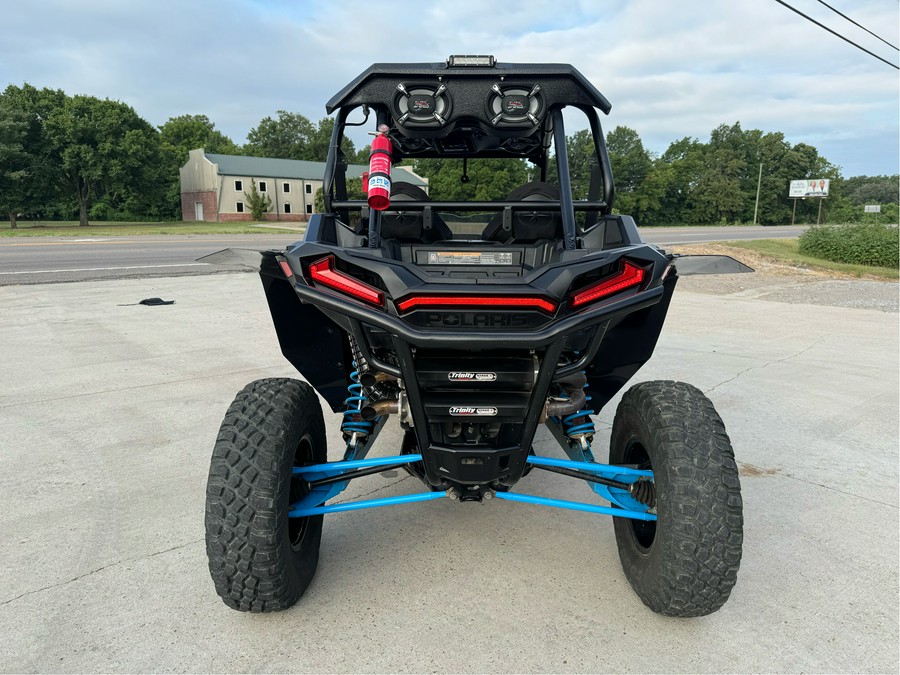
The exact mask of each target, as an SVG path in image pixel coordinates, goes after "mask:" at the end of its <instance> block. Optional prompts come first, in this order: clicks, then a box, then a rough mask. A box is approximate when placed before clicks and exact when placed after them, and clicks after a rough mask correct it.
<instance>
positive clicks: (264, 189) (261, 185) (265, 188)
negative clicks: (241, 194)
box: [259, 180, 269, 192]
mask: <svg viewBox="0 0 900 675" xmlns="http://www.w3.org/2000/svg"><path fill="white" fill-rule="evenodd" d="M268 189H269V186H268V185H266V181H264V180H261V181H259V191H260V192H267V191H268Z"/></svg>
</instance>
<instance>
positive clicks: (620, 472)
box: [525, 455, 653, 482]
mask: <svg viewBox="0 0 900 675" xmlns="http://www.w3.org/2000/svg"><path fill="white" fill-rule="evenodd" d="M525 461H526V462H527V463H528V464H534V465H535V466H559V467H563V468H565V469H576V470H578V471H586V472H588V473H596V474H600V475H601V476H603V477H604V478H612V477H613V476H628V477H631V476H633V477H634V478H635V479H637V478H640V477H646V478H653V472H652V471H648V470H645V469H633V468H631V467H630V466H615V465H612V464H596V463H595V462H573V461H572V460H571V459H557V458H556V457H541V456H539V455H528V457H526V458H525ZM624 482H628V481H624Z"/></svg>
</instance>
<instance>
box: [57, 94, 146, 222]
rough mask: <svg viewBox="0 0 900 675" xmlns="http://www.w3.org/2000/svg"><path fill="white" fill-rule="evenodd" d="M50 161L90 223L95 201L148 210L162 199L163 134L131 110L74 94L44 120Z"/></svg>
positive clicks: (108, 101)
mask: <svg viewBox="0 0 900 675" xmlns="http://www.w3.org/2000/svg"><path fill="white" fill-rule="evenodd" d="M44 131H45V135H46V139H47V144H48V150H49V153H50V158H51V160H52V161H54V162H55V163H56V166H57V167H58V169H59V171H60V174H61V176H62V179H63V180H62V182H63V185H64V186H65V189H66V190H67V191H68V192H69V193H70V194H73V195H74V197H75V199H76V200H77V203H78V211H79V222H80V224H81V225H82V226H84V225H87V224H88V212H89V210H90V208H91V204H92V202H93V201H95V200H99V199H106V200H107V201H106V202H105V205H106V206H107V207H111V208H116V207H124V208H126V209H127V208H128V207H129V204H130V206H131V208H134V207H136V206H137V207H139V208H140V207H143V206H146V205H148V204H149V203H151V202H152V201H153V199H154V198H155V197H158V195H159V193H160V192H161V184H160V174H159V169H160V145H159V136H158V132H157V131H156V129H154V128H153V127H152V126H151V125H150V124H149V123H148V122H146V121H145V120H143V119H142V118H141V117H139V116H138V114H137V113H136V112H135V111H134V110H133V109H132V108H131V106H128V105H126V104H125V103H121V102H119V101H111V100H109V99H98V98H94V97H93V96H80V95H79V96H73V97H71V98H67V99H66V100H65V102H64V104H63V105H62V106H60V107H57V108H55V109H54V110H52V111H51V112H50V114H49V116H48V117H47V119H46V121H45V122H44Z"/></svg>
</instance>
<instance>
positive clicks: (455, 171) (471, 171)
mask: <svg viewBox="0 0 900 675" xmlns="http://www.w3.org/2000/svg"><path fill="white" fill-rule="evenodd" d="M462 164H463V163H462V160H459V159H444V158H440V159H417V160H416V161H415V165H414V166H415V169H414V170H415V172H416V173H417V174H419V175H420V176H424V177H425V178H428V192H429V195H430V197H431V198H432V199H434V200H437V201H494V200H501V199H505V198H506V195H508V194H509V193H510V192H511V191H512V190H513V189H515V188H517V187H518V186H520V185H524V184H525V183H527V182H528V169H527V167H526V164H525V160H521V159H472V160H469V162H468V167H467V172H466V175H467V176H468V179H469V180H468V182H465V183H464V182H462V180H461V178H462V175H463V172H462V168H463V166H462Z"/></svg>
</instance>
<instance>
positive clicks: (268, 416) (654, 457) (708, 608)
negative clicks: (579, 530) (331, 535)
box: [206, 56, 746, 617]
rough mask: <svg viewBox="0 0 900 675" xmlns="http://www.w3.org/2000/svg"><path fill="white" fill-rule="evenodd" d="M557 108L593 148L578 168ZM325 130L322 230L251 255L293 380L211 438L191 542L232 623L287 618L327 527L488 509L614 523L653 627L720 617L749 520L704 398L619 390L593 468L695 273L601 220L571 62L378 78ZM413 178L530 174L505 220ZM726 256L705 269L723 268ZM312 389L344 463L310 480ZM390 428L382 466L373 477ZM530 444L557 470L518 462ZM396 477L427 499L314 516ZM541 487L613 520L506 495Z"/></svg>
mask: <svg viewBox="0 0 900 675" xmlns="http://www.w3.org/2000/svg"><path fill="white" fill-rule="evenodd" d="M566 108H568V109H569V110H570V111H571V112H573V113H576V114H581V115H584V116H585V117H586V122H587V127H588V128H589V129H590V134H591V138H592V146H591V148H590V155H591V157H590V161H589V162H587V163H582V164H581V165H580V166H578V167H575V166H574V165H573V166H571V167H570V165H569V161H568V156H567V155H568V153H567V147H566V136H565V124H564V113H563V111H564V110H565V109H566ZM327 110H328V112H329V113H331V112H336V113H337V116H336V123H335V126H334V135H333V137H332V140H331V145H330V151H329V154H328V160H327V165H326V173H325V179H324V197H325V212H324V213H322V214H319V215H314V216H312V218H311V220H310V222H309V226H308V229H307V232H306V236H305V239H304V240H303V241H301V242H298V243H296V244H294V245H292V246H289V247H288V248H287V249H286V250H284V251H277V252H276V251H268V252H262V253H259V254H253V256H254V257H255V260H256V265H257V266H258V267H259V272H260V275H261V278H262V282H263V286H264V288H265V293H266V298H267V300H268V304H269V309H270V310H271V314H272V319H273V321H274V324H275V330H276V332H277V334H278V338H279V341H280V344H281V348H282V351H283V353H284V355H285V357H286V358H287V359H288V360H289V361H290V362H291V363H292V364H293V365H294V366H295V367H296V368H297V370H298V371H299V372H300V374H301V375H302V376H303V378H304V379H305V380H306V382H301V381H297V380H291V379H264V380H258V381H256V382H252V383H250V384H249V385H247V386H246V387H245V388H244V389H243V390H242V391H241V392H240V393H238V395H237V398H236V399H235V400H234V403H232V405H231V407H230V408H229V409H228V412H227V413H226V415H225V419H224V421H223V422H222V426H221V429H220V431H219V435H218V438H217V441H216V445H215V450H214V452H213V457H212V465H211V468H210V473H209V484H208V489H207V502H206V543H207V552H208V556H209V567H210V571H211V573H212V578H213V580H214V582H215V587H216V591H217V592H218V594H219V595H220V596H221V597H222V599H223V600H224V601H225V603H226V604H227V605H228V606H230V607H233V608H235V609H239V610H249V611H254V612H268V611H274V610H281V609H285V608H287V607H290V606H291V605H293V604H294V603H295V602H297V600H298V599H299V598H300V596H301V595H302V594H303V592H304V590H305V589H306V587H307V585H308V584H309V583H310V580H311V579H312V577H313V574H314V573H315V570H316V566H317V562H318V557H319V545H320V540H321V536H322V525H323V516H324V515H325V514H327V513H334V512H338V511H350V510H354V509H361V508H370V507H378V506H386V505H392V504H405V503H411V502H424V501H429V500H433V499H447V498H449V499H453V500H457V501H458V502H483V501H485V500H488V499H492V498H493V499H505V500H508V501H517V502H524V503H526V504H539V505H549V506H555V507H562V508H566V509H573V510H578V511H586V512H588V513H592V514H605V515H610V516H613V517H614V525H615V534H616V540H617V543H618V549H619V555H620V558H621V562H622V566H623V568H624V571H625V574H626V577H627V578H628V580H629V582H630V583H631V585H632V586H633V588H634V590H635V591H636V592H637V594H638V595H639V596H640V598H641V599H642V600H643V601H644V603H646V604H647V606H649V607H650V608H651V609H652V610H654V611H655V612H659V613H661V614H665V615H670V616H682V617H687V616H700V615H704V614H708V613H710V612H713V611H715V610H717V609H719V607H721V606H722V604H723V603H724V602H725V601H726V600H727V598H728V596H729V594H730V592H731V589H732V587H733V586H734V584H735V581H736V578H737V572H738V566H739V564H740V560H741V548H742V526H743V519H742V502H741V490H740V482H739V478H738V470H737V466H736V464H735V460H734V455H733V452H732V448H731V443H730V441H729V438H728V435H727V434H726V432H725V427H724V425H723V423H722V420H721V419H720V417H719V415H718V414H717V413H716V410H715V408H714V407H713V404H712V403H711V402H710V400H709V399H708V398H707V397H706V396H704V395H703V393H701V392H700V391H699V390H698V389H696V388H695V387H693V386H691V385H688V384H684V383H681V382H672V381H654V382H642V383H640V384H636V385H634V386H633V387H631V388H630V389H629V390H628V391H627V392H626V393H625V395H624V396H623V398H622V400H621V402H620V403H619V405H618V409H617V411H616V414H615V419H614V422H613V428H612V441H611V446H610V450H609V464H600V463H597V462H596V461H595V459H594V454H593V449H592V447H591V442H592V441H593V438H594V432H595V430H594V423H593V422H592V420H591V415H593V414H594V411H595V410H599V409H600V408H602V407H603V406H605V405H606V404H607V403H608V402H609V401H610V400H611V399H612V398H613V397H614V396H615V395H616V394H617V392H619V391H620V390H621V389H622V388H623V387H624V385H625V384H626V383H627V382H628V380H630V379H631V378H632V377H633V376H634V374H635V373H636V372H637V371H638V369H639V368H640V367H641V366H642V365H643V364H644V363H645V362H646V361H647V360H648V359H649V358H650V356H651V354H652V352H653V349H654V347H655V345H656V341H657V338H658V336H659V334H660V331H661V329H662V325H663V321H664V319H665V317H666V312H667V310H668V307H669V301H670V299H671V297H672V293H673V291H674V289H675V284H676V282H677V280H678V272H679V271H682V272H685V271H689V270H688V268H690V267H694V266H695V265H694V263H693V262H691V261H690V260H689V259H681V258H677V257H675V256H672V255H668V254H666V253H665V252H663V251H661V250H659V249H658V248H656V247H655V246H652V245H649V244H646V243H644V242H643V241H642V240H641V237H640V235H639V234H638V231H637V228H636V227H635V223H634V221H633V219H632V218H631V217H629V216H627V215H617V214H614V213H613V212H612V205H613V199H614V188H613V176H612V171H611V169H610V162H609V157H608V155H607V151H606V147H605V144H604V138H603V133H602V129H601V126H600V120H599V115H598V114H597V111H598V110H600V111H602V112H603V113H608V112H609V110H610V104H609V102H608V101H607V100H606V98H605V97H604V96H603V95H602V94H601V93H600V92H599V91H597V89H596V88H594V86H593V85H592V84H591V83H590V82H588V81H587V80H586V79H585V78H584V76H583V75H582V74H581V73H579V72H578V71H577V70H576V69H575V68H574V67H572V66H570V65H558V64H506V63H497V62H496V61H495V60H494V58H493V57H481V56H477V57H472V56H464V57H451V58H450V59H449V60H448V61H447V62H441V63H419V64H377V65H373V66H372V67H370V68H369V69H367V70H366V71H365V72H363V73H362V74H361V75H360V76H359V77H357V78H356V79H355V80H353V82H351V83H350V84H349V85H347V86H346V87H344V89H342V90H341V91H340V92H339V93H338V94H337V95H336V96H335V97H334V98H332V99H331V101H329V103H328V105H327ZM352 111H356V114H357V115H359V113H360V111H362V113H364V115H365V118H366V120H368V123H369V124H370V125H371V130H372V132H373V133H374V134H375V137H374V140H373V154H372V160H371V164H370V172H369V174H368V176H367V177H365V178H364V181H365V188H366V189H367V198H366V199H365V200H353V199H348V197H347V194H348V190H347V187H348V186H347V179H346V176H345V170H346V167H347V162H346V159H345V157H344V156H343V153H342V152H341V150H340V147H341V139H342V138H343V134H344V132H345V130H346V127H347V126H348V124H349V122H348V120H349V115H350V113H351V112H352ZM567 115H568V113H567ZM360 116H361V115H360ZM417 158H436V159H440V160H442V161H445V162H452V163H455V165H456V166H458V168H459V175H460V179H461V181H462V182H463V183H465V182H466V180H467V179H468V178H469V176H468V163H469V162H475V161H478V160H480V159H484V158H492V159H503V160H507V161H509V162H517V163H519V164H521V163H522V160H526V161H527V163H528V165H529V167H530V168H529V171H530V172H531V177H530V179H528V180H526V181H525V182H524V183H523V184H521V185H519V186H518V187H516V188H515V189H513V190H512V191H511V192H509V194H508V195H507V196H506V197H505V198H501V199H499V200H483V199H479V200H476V199H474V198H473V199H470V200H458V201H432V200H431V199H430V198H429V196H428V195H427V194H426V193H425V192H424V191H423V190H422V189H421V188H419V187H416V186H413V185H410V184H406V183H398V182H394V183H393V184H391V182H390V168H391V166H392V164H395V163H397V162H399V161H407V160H414V159H417ZM575 172H578V175H574V173H575ZM576 184H577V185H578V186H580V187H581V189H582V191H583V194H580V195H579V194H575V195H573V187H574V186H575V185H576ZM470 187H471V189H472V191H473V192H472V194H477V191H478V189H479V186H478V185H470ZM217 255H219V254H217ZM221 255H227V254H224V253H223V254H221ZM230 255H231V256H232V257H233V256H234V255H238V254H237V253H235V252H232V253H231V254H230ZM729 261H730V259H722V258H712V259H710V260H706V261H704V264H705V265H706V266H707V268H708V269H707V271H719V272H721V271H730V269H728V267H729ZM731 263H734V261H731ZM713 268H714V269H713ZM744 269H746V268H744ZM317 394H318V395H319V396H321V397H322V398H323V399H324V400H325V401H326V402H327V403H328V405H329V406H330V407H331V408H332V410H334V411H335V412H336V413H340V414H341V415H342V419H343V422H342V425H341V430H342V432H343V438H344V441H345V442H346V447H345V449H343V451H342V459H341V460H340V461H332V462H329V461H328V457H327V452H326V444H325V423H324V419H323V415H322V410H321V407H320V403H319V399H318V397H317ZM392 419H394V420H396V423H397V424H399V425H400V428H401V429H402V430H403V442H402V446H401V447H400V448H399V453H398V454H396V455H393V456H387V457H368V456H367V455H368V453H369V450H370V449H371V447H372V444H373V442H374V441H375V439H376V437H377V436H378V434H379V432H380V431H381V430H382V429H383V428H384V426H385V424H387V423H389V422H390V421H391V420H392ZM539 424H544V425H546V426H547V428H548V429H549V430H550V432H551V433H552V435H553V437H554V438H555V439H556V441H557V442H558V443H559V445H560V447H561V448H562V450H563V453H564V455H565V456H564V457H548V456H544V455H539V454H537V453H536V451H535V448H534V446H533V441H534V436H535V431H536V429H537V427H538V425H539ZM391 468H394V469H397V468H402V469H404V470H406V471H407V472H409V473H410V474H412V475H413V476H415V477H416V478H418V479H419V480H421V482H422V483H423V485H424V486H425V490H424V491H423V492H420V493H416V494H412V495H399V496H394V497H387V498H382V499H371V500H363V501H355V502H354V501H351V502H341V503H334V502H333V501H332V500H333V498H334V497H335V496H336V495H338V494H339V493H340V492H341V491H342V490H344V488H346V486H347V484H348V483H349V482H350V481H351V480H357V479H359V478H362V477H364V476H367V475H370V474H374V473H378V472H382V471H384V470H386V469H391ZM534 470H540V471H550V472H554V473H557V474H562V475H564V476H568V477H572V478H576V479H578V480H581V481H584V482H585V484H586V485H588V486H589V487H590V488H592V490H593V491H594V493H595V495H596V496H599V497H600V498H601V499H603V500H605V501H606V502H608V503H609V505H608V506H607V505H601V504H595V503H593V502H583V503H582V502H571V501H562V500H557V499H549V498H545V497H539V496H534V495H528V494H523V493H521V492H518V491H517V489H518V488H519V486H520V485H521V484H523V482H527V481H523V479H524V478H525V477H526V476H527V475H528V474H529V472H531V471H534ZM460 508H464V507H463V506H461V507H460ZM429 536H435V535H434V533H431V534H430V535H429ZM396 554H397V555H398V556H399V555H402V554H403V553H402V551H397V552H396ZM473 564H475V562H474V561H473ZM572 564H573V565H577V564H586V561H577V560H573V561H572ZM331 573H333V574H340V573H347V572H346V571H344V572H341V571H338V570H332V571H331ZM430 573H432V574H434V573H438V574H439V571H435V570H431V571H430ZM452 600H453V599H452V598H448V602H452Z"/></svg>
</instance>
